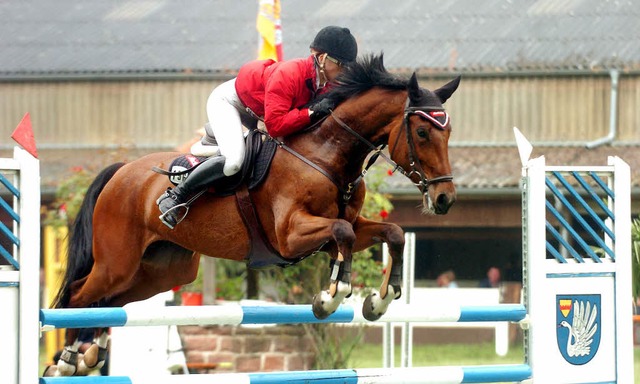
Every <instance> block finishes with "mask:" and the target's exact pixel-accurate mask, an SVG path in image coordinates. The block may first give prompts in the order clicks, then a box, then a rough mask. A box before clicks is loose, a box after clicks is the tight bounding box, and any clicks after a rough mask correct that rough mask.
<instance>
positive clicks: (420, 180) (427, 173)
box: [390, 73, 460, 215]
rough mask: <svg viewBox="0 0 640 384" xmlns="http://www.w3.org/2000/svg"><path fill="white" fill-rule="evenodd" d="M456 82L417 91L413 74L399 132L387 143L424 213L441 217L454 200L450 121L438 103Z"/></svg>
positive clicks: (452, 89) (451, 91)
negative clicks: (420, 197)
mask: <svg viewBox="0 0 640 384" xmlns="http://www.w3.org/2000/svg"><path fill="white" fill-rule="evenodd" d="M459 83H460V77H458V78H456V79H454V80H453V81H451V82H449V83H448V84H446V85H444V86H443V87H441V88H439V89H437V90H435V91H430V90H428V89H424V88H420V86H419V85H418V80H417V78H416V75H415V73H414V74H413V76H412V77H411V79H410V81H409V89H408V91H409V97H408V103H407V106H406V108H405V112H404V116H405V117H404V123H403V124H402V127H400V129H401V130H402V131H401V132H398V134H397V135H394V136H395V137H396V138H397V139H396V140H395V143H390V144H391V155H392V157H393V158H394V160H395V161H396V162H397V163H398V164H399V165H401V166H402V167H403V168H404V169H405V171H406V172H407V176H408V177H409V178H410V179H411V181H413V183H414V184H415V185H416V186H417V187H418V188H419V189H420V191H421V192H422V195H423V212H425V213H436V214H440V215H442V214H445V213H447V211H448V210H449V208H450V207H451V205H452V204H453V203H454V202H455V200H456V189H455V186H454V185H453V176H452V174H451V164H450V163H449V148H448V143H449V135H450V134H451V122H450V120H449V115H448V114H447V112H445V110H444V107H443V106H442V104H443V103H444V102H445V101H447V99H449V97H450V96H451V95H452V94H453V92H455V90H456V89H457V88H458V84H459ZM392 137H393V136H392ZM403 144H406V145H403ZM396 147H397V148H396ZM396 149H397V150H396Z"/></svg>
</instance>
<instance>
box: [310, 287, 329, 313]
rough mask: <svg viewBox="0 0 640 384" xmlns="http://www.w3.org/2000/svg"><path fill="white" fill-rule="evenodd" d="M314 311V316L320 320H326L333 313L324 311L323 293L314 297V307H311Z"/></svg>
mask: <svg viewBox="0 0 640 384" xmlns="http://www.w3.org/2000/svg"><path fill="white" fill-rule="evenodd" d="M311 308H312V309H313V316H315V317H316V319H318V320H324V319H326V318H327V317H329V315H331V314H332V313H333V312H329V311H327V310H326V309H324V301H323V300H322V292H320V293H317V294H316V295H314V296H313V305H312V306H311Z"/></svg>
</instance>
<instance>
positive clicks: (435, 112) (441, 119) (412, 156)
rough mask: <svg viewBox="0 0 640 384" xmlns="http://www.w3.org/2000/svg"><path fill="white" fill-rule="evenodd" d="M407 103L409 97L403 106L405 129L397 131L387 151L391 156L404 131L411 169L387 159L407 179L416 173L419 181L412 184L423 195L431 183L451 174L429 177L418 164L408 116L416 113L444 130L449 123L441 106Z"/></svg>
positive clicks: (450, 177) (445, 180)
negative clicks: (391, 146)
mask: <svg viewBox="0 0 640 384" xmlns="http://www.w3.org/2000/svg"><path fill="white" fill-rule="evenodd" d="M408 104H409V99H407V106H405V108H404V119H403V126H404V128H405V129H404V130H400V131H399V132H398V137H397V138H396V141H395V143H394V145H393V148H392V149H391V152H390V153H389V156H390V157H393V154H394V153H395V151H396V148H397V147H398V142H399V141H400V135H401V134H402V132H406V135H407V145H408V147H409V166H410V167H411V171H410V172H406V171H404V170H403V169H402V168H401V167H400V166H399V165H397V164H395V162H393V160H391V159H389V160H388V161H392V162H393V163H392V164H395V167H396V169H398V170H399V171H400V172H401V173H402V174H403V175H404V176H406V177H407V178H408V179H409V180H411V176H412V175H414V174H415V175H418V177H419V178H420V181H419V182H417V183H415V182H414V183H413V184H414V185H415V186H416V187H418V189H420V192H422V194H423V195H424V194H425V193H427V189H428V188H429V186H430V185H431V184H436V183H444V182H449V181H452V180H453V175H443V176H437V177H434V178H431V179H429V178H428V177H427V175H426V173H425V172H424V170H423V169H422V165H421V164H420V161H416V157H417V156H416V145H415V143H414V141H413V135H411V131H410V128H409V117H410V116H411V115H418V116H420V117H422V118H423V119H426V120H428V121H430V122H431V123H433V125H434V126H435V127H436V129H440V130H444V129H446V127H447V125H449V114H448V113H447V112H445V110H444V108H443V107H429V106H418V107H410V106H409V105H408Z"/></svg>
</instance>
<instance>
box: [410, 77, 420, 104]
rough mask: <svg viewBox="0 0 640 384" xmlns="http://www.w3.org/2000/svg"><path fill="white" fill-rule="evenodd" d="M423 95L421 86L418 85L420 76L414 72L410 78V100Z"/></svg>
mask: <svg viewBox="0 0 640 384" xmlns="http://www.w3.org/2000/svg"><path fill="white" fill-rule="evenodd" d="M421 96H422V92H421V90H420V86H419V85H418V76H416V73H415V72H413V75H411V78H410V79H409V100H418V99H420V97H421Z"/></svg>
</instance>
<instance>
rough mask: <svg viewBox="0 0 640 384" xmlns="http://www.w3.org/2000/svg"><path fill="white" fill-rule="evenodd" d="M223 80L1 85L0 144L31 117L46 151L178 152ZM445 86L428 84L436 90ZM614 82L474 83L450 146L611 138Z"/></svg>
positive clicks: (623, 83) (632, 122) (633, 122)
mask: <svg viewBox="0 0 640 384" xmlns="http://www.w3.org/2000/svg"><path fill="white" fill-rule="evenodd" d="M220 81H221V80H220V79H218V80H146V81H124V80H122V81H106V80H103V81H60V82H51V81H50V82H4V83H0V137H9V135H10V133H11V131H12V130H13V129H14V127H15V125H16V124H17V122H18V121H19V120H20V119H21V118H22V116H23V115H24V113H25V112H30V114H31V119H32V122H33V126H34V130H35V134H36V139H37V141H38V145H39V146H40V147H42V148H45V147H63V148H66V147H77V146H84V147H101V146H117V145H123V146H131V145H137V146H141V147H145V146H146V147H158V146H167V147H173V146H175V145H177V144H179V143H181V142H183V141H185V140H187V139H188V138H190V137H191V136H192V133H193V131H194V130H196V129H197V128H199V127H201V126H202V124H203V123H204V122H206V112H205V103H206V99H207V96H208V95H209V93H210V91H211V89H212V88H213V87H214V86H215V85H217V84H219V83H220ZM445 81H446V79H442V78H440V79H433V78H431V79H423V80H421V84H422V85H423V86H427V87H429V88H431V89H434V88H436V87H439V86H441V85H442V84H443V83H444V82H445ZM610 90H611V80H610V78H609V76H606V75H593V76H562V77H560V76H529V77H525V76H505V77H497V76H491V77H489V76H484V77H482V76H475V77H474V76H472V75H465V76H464V77H463V80H462V83H461V85H460V88H459V90H458V91H457V92H456V94H455V95H454V96H453V97H452V98H451V100H450V101H449V102H447V103H446V107H447V108H448V110H449V112H450V114H451V117H452V124H453V129H454V132H453V135H452V139H451V143H452V144H453V145H456V144H461V143H466V144H472V145H486V144H508V145H512V144H513V134H512V127H513V126H517V127H519V128H520V129H521V130H522V131H523V133H525V135H526V136H527V137H528V138H529V139H530V140H531V141H532V142H550V141H557V142H563V143H569V142H585V141H591V140H595V139H598V138H600V137H603V136H606V135H607V133H608V130H609V105H610V104H609V103H610V96H611V93H610ZM618 100H619V107H618V111H619V119H618V140H620V141H623V142H627V143H631V142H633V143H636V144H638V143H640V136H639V135H638V133H637V132H638V130H637V128H638V123H637V122H638V121H640V76H637V75H636V76H625V75H623V76H621V77H620V87H619V98H618Z"/></svg>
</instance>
